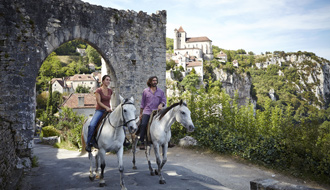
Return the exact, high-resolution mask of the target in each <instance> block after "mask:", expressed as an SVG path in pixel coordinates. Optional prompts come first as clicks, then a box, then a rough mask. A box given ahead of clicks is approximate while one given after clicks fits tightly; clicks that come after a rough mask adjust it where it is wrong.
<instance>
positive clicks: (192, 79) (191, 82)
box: [180, 73, 201, 90]
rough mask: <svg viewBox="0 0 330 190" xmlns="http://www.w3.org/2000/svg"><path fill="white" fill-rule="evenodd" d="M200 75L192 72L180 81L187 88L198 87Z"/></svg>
mask: <svg viewBox="0 0 330 190" xmlns="http://www.w3.org/2000/svg"><path fill="white" fill-rule="evenodd" d="M200 82H201V81H200V79H199V76H198V75H197V74H195V73H190V74H189V75H187V76H186V77H184V78H183V80H182V81H181V82H180V84H181V85H182V86H184V88H185V89H187V90H192V89H195V88H197V87H199V84H200Z"/></svg>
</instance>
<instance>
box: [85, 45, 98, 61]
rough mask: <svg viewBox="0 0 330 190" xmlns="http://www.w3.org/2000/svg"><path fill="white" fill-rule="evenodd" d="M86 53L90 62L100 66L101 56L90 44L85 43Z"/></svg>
mask: <svg viewBox="0 0 330 190" xmlns="http://www.w3.org/2000/svg"><path fill="white" fill-rule="evenodd" d="M86 54H87V57H88V61H89V62H90V63H94V64H96V65H97V66H101V56H100V54H99V53H98V52H97V51H96V49H94V48H93V47H92V46H90V45H87V48H86Z"/></svg>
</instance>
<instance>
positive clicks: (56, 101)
mask: <svg viewBox="0 0 330 190" xmlns="http://www.w3.org/2000/svg"><path fill="white" fill-rule="evenodd" d="M52 96H53V103H52V106H53V110H52V112H53V113H56V112H58V108H59V107H60V105H61V104H62V103H63V96H62V94H61V93H60V92H59V91H54V92H53V93H52Z"/></svg>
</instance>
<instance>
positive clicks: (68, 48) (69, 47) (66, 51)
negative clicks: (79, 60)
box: [55, 40, 87, 55]
mask: <svg viewBox="0 0 330 190" xmlns="http://www.w3.org/2000/svg"><path fill="white" fill-rule="evenodd" d="M86 45H87V44H86V43H85V42H83V41H81V40H72V41H69V42H67V43H64V44H63V45H61V46H60V47H59V48H57V49H56V50H55V53H56V54H57V55H79V53H78V52H76V49H77V48H82V49H85V48H86Z"/></svg>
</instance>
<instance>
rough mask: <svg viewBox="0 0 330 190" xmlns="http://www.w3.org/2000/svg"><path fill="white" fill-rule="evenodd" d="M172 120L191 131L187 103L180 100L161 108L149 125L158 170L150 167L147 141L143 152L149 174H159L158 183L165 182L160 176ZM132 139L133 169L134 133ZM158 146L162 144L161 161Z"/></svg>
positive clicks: (136, 139) (165, 158)
mask: <svg viewBox="0 0 330 190" xmlns="http://www.w3.org/2000/svg"><path fill="white" fill-rule="evenodd" d="M174 121H177V122H179V123H181V124H182V125H183V126H184V127H185V128H186V129H187V130H188V132H193V131H194V129H195V127H194V124H193V122H192V120H191V117H190V110H189V109H188V107H187V104H186V103H184V102H182V100H181V101H180V102H179V103H175V104H173V105H171V106H170V107H167V108H165V109H163V110H161V111H160V112H159V113H158V114H157V115H155V116H154V118H153V120H152V123H151V126H150V137H151V142H152V145H153V147H154V152H155V156H156V162H157V165H158V170H156V169H155V172H154V171H153V168H152V167H151V163H150V160H149V156H150V149H151V144H150V143H147V148H146V151H145V154H146V157H147V161H148V165H149V171H150V175H152V176H153V175H155V174H156V175H159V183H160V184H164V183H166V181H165V179H164V177H163V176H162V172H161V170H162V168H163V166H164V165H165V163H166V161H167V149H168V142H169V141H170V140H171V126H172V124H173V123H174ZM132 139H133V143H132V144H133V151H132V152H133V161H132V162H133V169H137V167H136V165H135V152H136V146H137V141H138V137H137V136H136V135H135V136H134V135H132ZM159 146H162V150H163V152H162V153H163V160H162V161H161V160H160V155H159Z"/></svg>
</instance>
